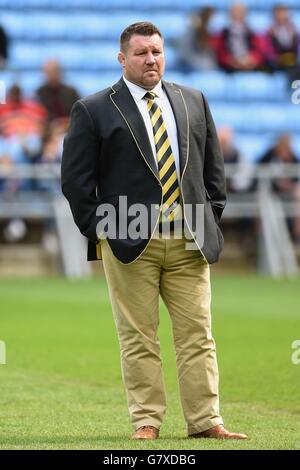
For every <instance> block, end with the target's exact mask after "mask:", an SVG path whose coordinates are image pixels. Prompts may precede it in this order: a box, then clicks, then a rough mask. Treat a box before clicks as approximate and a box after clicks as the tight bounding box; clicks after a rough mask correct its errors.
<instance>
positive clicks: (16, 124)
mask: <svg viewBox="0 0 300 470" xmlns="http://www.w3.org/2000/svg"><path fill="white" fill-rule="evenodd" d="M46 117H47V111H46V109H45V108H44V107H43V106H42V105H40V104H39V103H37V102H35V101H32V100H27V99H25V98H24V97H23V93H22V90H21V88H20V87H19V86H18V85H13V86H12V87H11V88H10V90H9V91H8V96H7V102H6V103H5V104H2V105H1V106H0V134H2V135H3V136H4V137H6V138H9V137H11V136H20V137H22V136H24V135H31V134H35V135H41V133H42V130H43V126H44V124H45V120H46Z"/></svg>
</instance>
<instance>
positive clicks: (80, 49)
mask: <svg viewBox="0 0 300 470" xmlns="http://www.w3.org/2000/svg"><path fill="white" fill-rule="evenodd" d="M231 3H232V2H231V0H211V1H210V2H204V0H203V1H202V0H185V1H184V2H183V1H182V0H143V2H141V1H140V0H60V2H57V1H56V0H14V2H11V1H10V0H0V8H1V17H0V23H1V24H3V26H4V27H5V29H6V30H7V32H8V34H9V36H10V37H11V51H10V60H9V63H8V67H7V69H6V70H5V71H2V72H1V79H2V80H4V81H5V84H6V86H7V88H8V87H9V86H10V85H11V84H12V83H16V82H17V83H19V84H21V86H22V88H23V89H24V91H25V93H26V94H27V95H29V96H32V95H33V94H34V91H35V90H36V88H37V87H38V86H39V85H40V83H41V81H42V74H41V67H42V64H43V63H44V62H45V60H46V59H47V58H54V57H55V58H57V59H58V60H60V62H61V63H62V66H63V68H64V70H65V80H66V81H67V82H68V83H70V84H72V85H74V86H76V87H77V88H78V90H79V92H80V94H81V95H87V94H91V93H94V92H96V91H98V90H99V89H103V88H105V87H107V86H110V85H111V84H112V83H114V82H115V81H116V80H118V78H119V75H120V67H119V64H118V62H117V60H116V56H117V53H118V37H119V34H120V31H121V30H122V29H123V28H124V27H125V26H126V25H127V24H129V23H132V22H134V21H140V20H144V19H145V20H151V21H152V22H154V23H155V24H157V25H158V26H159V27H160V28H161V30H162V32H163V34H164V36H165V39H166V60H167V72H166V76H165V78H166V79H167V80H169V81H173V82H175V83H181V84H182V85H185V86H190V87H194V88H197V89H199V90H202V91H203V92H204V93H205V95H206V96H207V97H208V99H209V102H210V104H211V109H212V112H213V115H214V118H215V120H216V123H217V125H230V126H232V127H233V128H234V129H235V131H236V133H237V143H238V145H239V146H240V148H241V149H242V153H243V154H244V155H245V156H246V157H247V158H249V159H256V158H258V157H259V156H260V155H261V153H262V152H263V151H264V150H265V149H266V148H267V146H268V145H270V143H271V142H272V141H273V140H274V136H275V135H276V134H278V133H281V132H290V133H291V134H293V135H297V133H298V135H299V134H300V119H299V112H300V105H299V106H295V105H292V104H291V91H290V90H289V89H288V86H287V79H286V76H285V75H284V74H282V73H276V74H272V75H269V74H264V73H236V74H232V75H228V74H225V73H223V72H221V71H218V70H216V71H209V72H204V71H203V72H189V73H183V72H182V69H180V67H179V64H178V61H177V52H176V47H177V44H178V40H179V38H180V37H181V36H182V34H183V33H184V31H185V30H186V28H187V25H188V21H189V14H190V12H191V11H192V10H195V9H199V8H200V7H201V6H204V5H207V4H210V5H212V6H215V7H216V14H215V16H214V17H213V20H212V26H211V27H212V31H218V30H220V28H222V27H223V26H224V25H225V24H226V21H227V16H228V13H227V10H228V6H229V5H230V4H231ZM245 3H246V4H247V5H248V6H249V23H250V25H251V27H252V28H253V29H254V30H255V31H257V32H259V33H260V32H262V31H264V30H266V28H267V26H268V25H269V22H270V17H271V7H272V6H273V5H274V4H275V3H277V1H276V0H265V1H264V2H260V1H258V0H246V1H245ZM285 3H286V4H287V5H288V6H290V8H291V9H292V15H293V19H294V22H295V24H298V25H299V24H300V4H299V0H286V1H285ZM66 15H67V16H66ZM294 146H295V149H296V150H297V151H298V153H299V155H300V138H299V137H296V138H295V139H294Z"/></svg>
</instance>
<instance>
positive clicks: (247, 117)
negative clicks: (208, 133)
mask: <svg viewBox="0 0 300 470" xmlns="http://www.w3.org/2000/svg"><path fill="white" fill-rule="evenodd" d="M210 104H211V109H212V113H213V116H214V118H215V120H216V123H217V125H228V126H230V127H233V128H234V129H235V130H236V131H238V132H257V133H258V132H299V131H300V119H299V108H298V107H297V106H294V105H292V104H286V105H282V104H274V103H270V104H267V103H261V104H260V103H257V104H254V103H246V104H245V103H236V104H230V103H227V102H223V103H221V102H211V103H210Z"/></svg>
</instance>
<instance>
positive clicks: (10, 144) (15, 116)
mask: <svg viewBox="0 0 300 470" xmlns="http://www.w3.org/2000/svg"><path fill="white" fill-rule="evenodd" d="M46 116H47V112H46V110H45V109H44V108H43V107H42V106H41V105H40V104H39V103H35V102H34V101H30V100H26V99H25V98H24V97H23V95H22V90H21V88H20V87H19V86H18V85H13V86H12V87H11V88H10V90H9V92H8V98H7V103H6V104H3V105H1V106H0V159H1V162H2V166H3V165H4V166H5V168H10V167H11V168H13V167H14V165H17V164H26V163H31V162H33V161H34V160H35V158H37V156H38V154H39V152H40V145H41V134H42V131H43V126H44V123H45V119H46ZM30 185H31V183H30V181H29V180H24V181H20V180H3V179H2V181H1V189H2V190H5V191H9V192H15V191H17V190H18V189H29V187H30Z"/></svg>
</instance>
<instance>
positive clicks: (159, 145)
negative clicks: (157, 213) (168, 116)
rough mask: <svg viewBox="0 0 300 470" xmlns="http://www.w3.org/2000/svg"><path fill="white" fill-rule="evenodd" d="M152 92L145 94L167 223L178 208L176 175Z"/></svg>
mask: <svg viewBox="0 0 300 470" xmlns="http://www.w3.org/2000/svg"><path fill="white" fill-rule="evenodd" d="M155 96H156V95H155V93H154V92H150V91H149V92H147V93H146V94H145V95H144V99H146V100H147V108H148V111H149V114H150V118H151V124H152V129H153V134H154V142H155V149H156V158H157V162H158V174H159V178H160V181H161V183H162V190H163V215H164V216H165V217H166V219H167V220H169V221H171V222H172V221H174V219H175V218H176V217H175V209H176V207H179V203H180V191H179V184H178V179H177V173H176V166H175V159H174V155H173V152H172V148H171V144H170V140H169V137H168V134H167V130H166V126H165V123H164V120H163V117H162V113H161V109H160V107H159V106H158V105H157V104H156V103H155V102H154V99H155Z"/></svg>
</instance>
